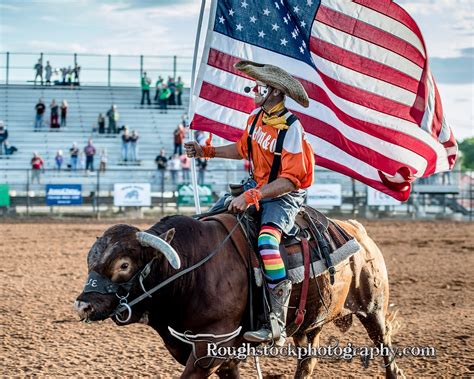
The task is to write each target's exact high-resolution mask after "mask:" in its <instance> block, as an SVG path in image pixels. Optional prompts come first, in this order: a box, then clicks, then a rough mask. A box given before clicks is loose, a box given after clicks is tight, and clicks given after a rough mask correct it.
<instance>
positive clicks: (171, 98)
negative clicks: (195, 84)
mask: <svg viewBox="0 0 474 379" xmlns="http://www.w3.org/2000/svg"><path fill="white" fill-rule="evenodd" d="M168 88H169V89H170V96H169V98H168V105H176V83H175V82H174V78H172V77H171V76H168Z"/></svg>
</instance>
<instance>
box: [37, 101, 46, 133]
mask: <svg viewBox="0 0 474 379" xmlns="http://www.w3.org/2000/svg"><path fill="white" fill-rule="evenodd" d="M35 110H36V117H35V132H36V131H37V130H39V129H41V128H42V127H43V117H44V112H45V110H46V105H44V103H43V99H41V98H40V99H39V100H38V103H37V104H36V105H35Z"/></svg>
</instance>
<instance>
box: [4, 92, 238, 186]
mask: <svg viewBox="0 0 474 379" xmlns="http://www.w3.org/2000/svg"><path fill="white" fill-rule="evenodd" d="M153 95H154V94H153V93H151V96H152V97H153ZM39 98H42V99H43V102H44V103H45V105H46V107H47V110H46V113H45V117H44V124H45V125H44V126H43V128H42V130H41V131H38V132H35V131H34V129H33V125H34V116H35V110H34V107H35V105H36V103H37V101H38V99H39ZM140 98H141V91H140V88H133V87H116V86H112V87H75V88H69V87H60V86H48V87H46V86H39V85H38V86H36V87H35V86H32V85H9V86H5V85H1V86H0V120H3V121H4V123H5V125H6V126H7V128H8V132H9V138H8V140H9V144H10V146H15V147H16V148H18V152H16V153H15V154H13V155H11V156H5V155H0V182H1V183H8V184H9V185H10V188H13V189H16V190H17V191H20V192H22V190H24V189H25V183H26V181H27V179H26V175H27V171H26V170H27V169H29V168H30V160H31V158H32V155H33V152H35V151H37V152H38V153H39V154H40V155H41V157H42V158H43V160H44V161H45V168H46V169H47V170H48V169H53V168H54V157H55V155H56V152H57V151H58V150H62V151H63V153H64V164H63V168H64V170H63V171H61V172H57V173H54V174H53V173H51V174H49V175H43V179H44V180H43V183H42V184H45V183H63V184H65V183H77V182H81V183H82V184H83V187H84V188H86V189H87V188H90V189H91V190H93V189H94V188H95V186H96V178H95V176H94V175H92V174H90V175H88V176H85V175H84V173H71V172H70V171H68V170H67V169H66V167H67V164H68V163H69V149H70V147H71V145H72V143H73V142H76V143H77V144H78V147H79V149H81V150H82V149H83V148H84V146H85V145H86V143H87V140H88V139H89V138H92V139H93V141H94V145H95V147H96V150H97V155H96V157H95V164H94V165H95V168H96V169H97V168H98V166H99V153H100V151H101V150H102V149H103V148H105V149H107V154H108V163H107V172H106V173H104V174H101V178H100V181H101V185H102V187H101V188H103V189H104V190H105V189H107V190H108V191H110V190H112V188H113V183H117V182H154V180H155V178H154V171H155V169H156V166H155V162H154V160H155V157H156V155H157V154H158V153H159V151H160V149H161V148H164V149H165V150H166V152H167V154H171V153H172V149H173V130H174V129H175V128H176V126H177V124H178V123H180V121H181V117H182V115H183V114H184V113H186V112H187V109H188V102H189V89H185V93H184V94H183V103H184V104H183V106H181V107H178V106H174V107H169V109H168V110H167V112H166V113H162V112H161V111H160V109H158V107H157V105H156V104H154V103H152V105H151V106H149V105H144V106H141V105H140ZM52 99H55V100H56V102H57V103H58V104H60V103H61V101H62V100H63V99H66V100H67V102H68V116H67V127H66V128H60V129H59V130H51V129H50V128H49V115H50V110H49V104H50V103H51V100H52ZM112 104H115V105H116V106H117V110H118V112H119V114H120V120H119V122H118V124H117V127H120V126H122V125H128V127H129V130H136V131H137V132H138V134H139V136H140V139H139V143H138V146H139V153H138V155H139V160H140V162H139V164H136V165H132V164H129V165H124V163H123V162H122V161H121V139H120V135H119V134H117V135H109V134H98V133H93V132H92V129H93V127H96V125H97V117H98V115H99V113H103V114H104V115H105V113H106V112H107V110H108V109H109V108H110V107H111V105H112ZM106 127H107V123H106ZM234 167H235V164H234V165H233V166H232V167H230V166H229V165H228V164H227V163H224V162H222V161H221V162H219V160H217V162H213V165H212V168H214V169H215V168H217V169H219V168H234ZM47 173H48V171H47ZM207 178H208V180H209V182H210V183H212V184H216V181H217V182H222V183H220V184H224V181H226V179H225V178H224V175H222V172H216V173H212V172H209V174H208V175H207ZM167 182H168V181H167ZM155 184H156V183H155ZM167 185H168V183H167ZM35 186H36V190H37V191H41V189H42V188H43V186H39V185H36V184H35ZM30 189H31V186H30ZM33 189H35V187H34V186H33Z"/></svg>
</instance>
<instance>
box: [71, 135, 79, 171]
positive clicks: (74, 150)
mask: <svg viewBox="0 0 474 379" xmlns="http://www.w3.org/2000/svg"><path fill="white" fill-rule="evenodd" d="M69 156H70V158H71V160H70V166H71V171H77V164H78V159H79V148H78V147H77V143H76V142H74V143H73V144H72V147H71V148H70V149H69Z"/></svg>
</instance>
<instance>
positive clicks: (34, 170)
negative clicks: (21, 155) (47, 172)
mask: <svg viewBox="0 0 474 379" xmlns="http://www.w3.org/2000/svg"><path fill="white" fill-rule="evenodd" d="M43 165H44V161H43V159H42V158H41V157H40V155H39V154H38V152H36V151H35V152H34V153H33V158H31V184H33V183H34V182H35V179H36V180H37V182H38V184H41V178H40V175H41V172H42V171H43V170H44V168H43Z"/></svg>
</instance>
